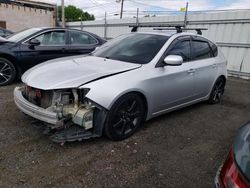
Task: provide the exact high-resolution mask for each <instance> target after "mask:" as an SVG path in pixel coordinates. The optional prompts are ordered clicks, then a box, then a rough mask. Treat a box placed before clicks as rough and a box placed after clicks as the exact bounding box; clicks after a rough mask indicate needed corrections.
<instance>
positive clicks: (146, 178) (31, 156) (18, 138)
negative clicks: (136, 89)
mask: <svg viewBox="0 0 250 188" xmlns="http://www.w3.org/2000/svg"><path fill="white" fill-rule="evenodd" d="M16 85H20V84H19V83H17V84H14V85H11V86H6V87H1V88H0V187H204V188H206V187H211V186H212V182H213V178H214V176H215V173H216V171H217V168H218V167H219V166H220V164H221V163H222V162H223V161H224V159H225V157H226V155H227V152H228V150H229V148H230V145H231V142H232V139H233V135H234V134H235V132H236V130H237V129H238V128H239V127H240V126H241V125H242V124H244V123H245V122H247V121H248V120H250V117H249V110H250V97H249V94H250V81H244V80H239V79H232V78H231V79H229V80H228V83H227V87H226V92H225V95H224V98H223V101H222V103H221V104H218V105H208V104H206V103H200V104H197V105H193V106H191V107H188V108H185V109H182V110H178V111H175V112H172V113H169V114H166V115H164V116H161V117H158V118H155V119H153V120H150V121H149V122H147V123H146V124H145V125H144V127H143V128H142V129H141V130H140V131H139V132H137V133H136V134H135V135H134V136H132V137H131V138H129V139H127V140H125V141H120V142H113V141H110V140H108V139H107V138H105V137H103V138H99V139H91V140H87V141H83V142H75V143H66V144H65V145H64V146H60V145H58V144H56V143H53V142H51V141H50V140H49V139H48V137H47V136H46V135H43V134H42V133H41V131H39V130H37V129H35V128H33V127H32V126H31V121H32V119H30V118H29V117H27V116H25V115H24V114H22V113H21V112H20V111H19V110H18V109H17V108H16V106H15V104H14V102H13V96H12V91H13V88H14V87H15V86H16Z"/></svg>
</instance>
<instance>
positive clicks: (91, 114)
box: [22, 86, 104, 142]
mask: <svg viewBox="0 0 250 188" xmlns="http://www.w3.org/2000/svg"><path fill="white" fill-rule="evenodd" d="M88 91H89V89H59V90H40V89H36V88H32V87H30V86H25V87H24V89H23V91H22V95H23V97H24V98H25V99H26V100H27V101H29V102H30V103H32V104H34V105H36V106H38V107H41V108H43V109H45V110H46V111H49V112H53V113H56V117H57V119H58V121H57V122H56V124H49V123H44V122H41V121H39V123H38V124H42V125H43V126H44V125H46V127H47V128H49V129H50V131H51V130H53V132H57V134H56V137H57V138H58V136H59V137H60V139H54V141H56V142H66V141H75V140H82V139H85V138H84V136H86V135H87V138H89V137H95V136H101V131H100V130H101V129H102V128H101V129H100V125H101V127H102V124H104V119H103V118H100V117H99V116H100V114H101V112H103V111H104V109H102V107H100V106H98V105H97V104H95V103H94V102H92V101H90V100H89V99H88V98H86V97H85V96H86V94H87V93H88ZM100 120H101V121H100ZM97 123H98V124H99V127H94V124H97ZM94 128H95V129H94ZM55 130H56V131H55ZM72 130H73V131H72ZM58 131H59V132H60V134H61V133H62V132H63V135H58ZM67 134H71V135H70V136H69V135H67ZM73 135H76V137H75V139H74V136H73ZM81 135H82V137H81ZM54 137H55V135H54ZM62 138H65V140H63V139H62Z"/></svg>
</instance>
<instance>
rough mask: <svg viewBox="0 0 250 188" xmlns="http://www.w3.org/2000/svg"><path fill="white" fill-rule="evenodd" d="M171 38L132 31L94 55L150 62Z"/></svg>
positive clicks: (101, 48)
mask: <svg viewBox="0 0 250 188" xmlns="http://www.w3.org/2000/svg"><path fill="white" fill-rule="evenodd" d="M168 39H169V37H168V36H164V35H155V34H142V33H131V34H128V35H122V36H120V37H118V38H116V39H114V40H112V41H110V42H107V43H106V44H104V45H103V46H102V47H100V48H98V49H97V50H96V51H95V52H94V53H93V54H92V55H94V56H97V57H104V58H109V59H113V60H119V61H125V62H130V63H137V64H146V63H149V62H150V61H151V60H152V59H153V58H154V57H155V56H156V54H157V53H158V52H159V50H160V49H161V48H162V46H163V45H164V44H165V43H166V41H167V40H168Z"/></svg>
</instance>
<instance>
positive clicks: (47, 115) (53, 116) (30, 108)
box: [14, 87, 59, 125]
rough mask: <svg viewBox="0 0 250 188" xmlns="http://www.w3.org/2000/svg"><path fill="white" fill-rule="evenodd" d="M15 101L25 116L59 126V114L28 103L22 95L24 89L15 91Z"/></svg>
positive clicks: (18, 88) (17, 88)
mask: <svg viewBox="0 0 250 188" xmlns="http://www.w3.org/2000/svg"><path fill="white" fill-rule="evenodd" d="M14 101H15V103H16V105H17V107H18V108H19V109H20V110H21V111H22V112H24V113H25V114H27V115H29V116H31V117H33V118H35V119H38V120H40V121H43V122H46V123H49V124H54V125H56V124H58V122H59V120H58V117H57V113H55V112H51V111H48V110H46V109H43V108H41V107H39V106H36V105H34V104H32V103H31V102H29V101H27V100H26V99H25V98H24V97H23V94H22V88H20V87H16V88H15V89H14Z"/></svg>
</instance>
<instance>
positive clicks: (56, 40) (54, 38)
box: [34, 31, 66, 46]
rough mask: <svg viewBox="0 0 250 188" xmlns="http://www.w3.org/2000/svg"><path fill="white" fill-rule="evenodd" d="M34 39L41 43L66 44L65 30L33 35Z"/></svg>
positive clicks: (45, 44)
mask: <svg viewBox="0 0 250 188" xmlns="http://www.w3.org/2000/svg"><path fill="white" fill-rule="evenodd" d="M34 39H36V40H38V41H39V42H40V43H41V45H44V46H47V45H64V44H66V40H65V31H51V32H47V33H44V34H42V35H39V36H37V37H35V38H34Z"/></svg>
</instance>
